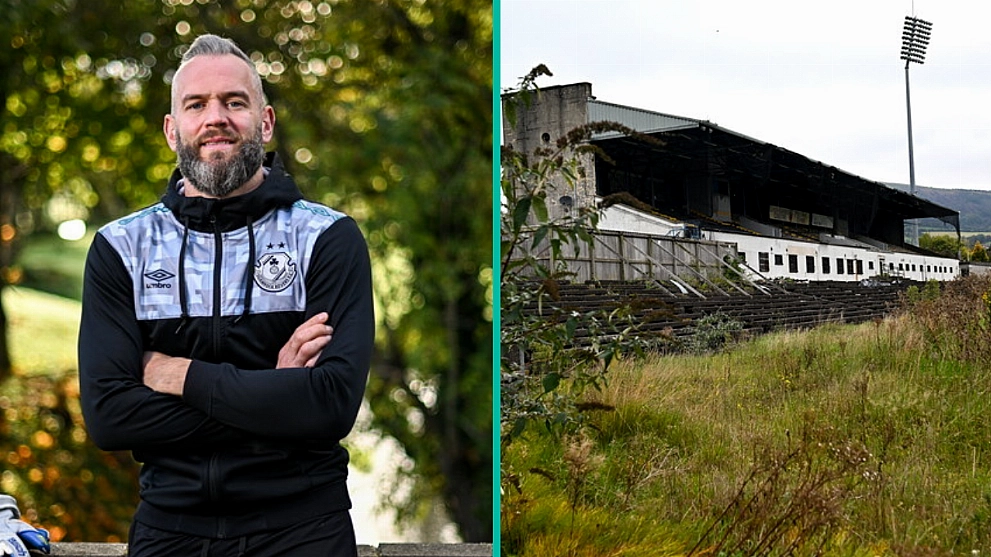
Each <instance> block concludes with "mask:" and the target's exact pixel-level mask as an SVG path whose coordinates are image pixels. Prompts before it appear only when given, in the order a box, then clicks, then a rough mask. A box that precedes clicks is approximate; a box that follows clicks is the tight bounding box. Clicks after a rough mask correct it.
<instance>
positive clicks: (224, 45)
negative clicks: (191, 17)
mask: <svg viewBox="0 0 991 557" xmlns="http://www.w3.org/2000/svg"><path fill="white" fill-rule="evenodd" d="M228 54H229V55H232V56H237V57H238V58H240V59H241V60H244V63H245V64H247V65H248V67H249V68H251V86H252V87H253V88H254V89H255V92H256V93H258V96H259V98H261V100H262V103H264V104H267V103H268V101H267V100H266V98H265V90H264V89H263V88H262V78H261V76H260V75H258V69H257V68H255V63H254V62H252V61H251V58H249V57H248V55H247V54H245V53H244V51H243V50H241V48H240V47H239V46H237V43H235V42H234V41H232V40H230V39H228V38H226V37H220V36H217V35H200V36H199V37H196V40H194V41H193V44H191V45H189V48H188V49H186V52H185V53H184V54H183V55H182V61H181V62H180V63H179V69H178V70H176V73H175V76H174V77H173V78H172V112H173V114H174V113H175V110H176V87H175V84H176V78H178V76H179V71H180V70H182V67H183V66H184V65H186V63H187V62H189V61H190V60H192V59H193V58H196V57H197V56H225V55H228Z"/></svg>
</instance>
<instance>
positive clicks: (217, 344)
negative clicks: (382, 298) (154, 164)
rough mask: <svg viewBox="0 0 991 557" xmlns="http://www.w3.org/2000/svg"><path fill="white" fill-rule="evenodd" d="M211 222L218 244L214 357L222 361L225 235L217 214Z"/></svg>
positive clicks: (214, 311)
mask: <svg viewBox="0 0 991 557" xmlns="http://www.w3.org/2000/svg"><path fill="white" fill-rule="evenodd" d="M210 223H211V224H213V242H214V245H215V246H216V248H217V249H216V250H215V252H214V257H213V358H214V361H218V362H219V361H220V333H221V327H220V325H221V315H222V313H223V312H222V311H221V309H222V308H221V303H222V300H223V296H222V295H221V285H222V281H221V274H222V273H223V260H224V235H223V234H222V233H221V232H220V226H219V225H218V224H217V217H216V215H210Z"/></svg>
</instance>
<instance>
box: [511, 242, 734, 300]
mask: <svg viewBox="0 0 991 557" xmlns="http://www.w3.org/2000/svg"><path fill="white" fill-rule="evenodd" d="M592 238H593V241H592V243H591V245H587V244H584V243H577V244H572V245H570V246H566V247H565V248H564V250H563V252H564V253H563V254H562V260H561V261H552V260H551V259H552V252H551V246H550V240H547V239H545V240H543V241H541V242H540V243H539V244H538V245H537V246H536V247H535V248H534V249H533V251H532V255H533V256H534V257H535V258H536V259H537V260H538V261H539V262H540V263H542V264H544V265H548V266H554V265H562V266H563V267H564V268H565V269H566V270H567V271H569V272H571V273H573V274H574V278H573V280H574V281H576V282H585V281H635V280H656V281H672V282H674V283H676V284H678V285H681V286H682V287H683V288H687V289H689V290H691V286H690V283H698V282H709V281H710V280H711V279H713V278H715V277H718V276H722V275H724V274H725V272H726V270H727V268H731V267H732V265H733V262H735V261H736V260H737V257H738V256H737V251H736V245H735V244H732V243H729V242H714V241H710V240H696V239H690V238H677V237H669V236H652V235H648V234H639V233H631V232H618V231H602V230H600V231H596V232H594V233H593V234H592ZM525 244H526V243H525Z"/></svg>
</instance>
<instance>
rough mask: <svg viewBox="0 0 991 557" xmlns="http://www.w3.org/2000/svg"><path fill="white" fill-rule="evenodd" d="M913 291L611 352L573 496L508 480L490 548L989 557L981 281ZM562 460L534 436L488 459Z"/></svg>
mask: <svg viewBox="0 0 991 557" xmlns="http://www.w3.org/2000/svg"><path fill="white" fill-rule="evenodd" d="M927 292H928V294H927V295H926V296H920V297H919V298H918V299H915V300H913V301H906V306H905V309H904V311H902V312H901V313H900V314H899V315H897V316H895V317H891V318H888V319H883V320H875V321H873V322H868V323H863V324H859V325H833V324H830V325H824V326H822V327H819V328H817V329H814V330H811V331H806V332H781V333H776V334H772V335H766V336H763V337H760V338H757V339H753V340H749V341H744V342H742V343H740V344H738V345H735V346H734V347H733V348H732V349H731V350H724V351H720V352H717V353H714V354H710V355H706V356H696V355H655V356H652V357H649V358H648V359H646V360H640V361H633V360H625V361H620V362H617V363H616V364H615V366H614V368H613V369H612V372H611V375H610V381H609V383H608V385H605V386H604V387H603V389H602V390H601V391H596V392H588V393H587V395H586V397H587V398H586V399H585V402H593V403H594V404H593V406H597V407H601V408H612V410H605V411H601V412H594V413H590V414H589V415H588V416H586V420H585V422H584V435H586V438H587V439H590V440H592V445H591V448H590V449H589V451H590V452H589V456H588V457H589V458H592V457H593V456H596V455H597V456H598V458H600V459H601V460H597V461H596V462H597V465H596V466H595V467H594V469H593V468H589V469H588V470H587V472H586V475H585V476H584V478H583V480H582V484H581V486H580V489H581V493H582V494H583V495H582V497H581V498H579V499H571V500H569V499H568V498H567V493H569V491H568V489H567V486H568V485H569V484H568V481H569V480H568V478H567V472H564V473H561V474H559V475H558V476H556V477H554V478H553V479H550V478H548V477H542V476H539V475H536V474H533V473H530V472H524V473H521V474H520V477H521V480H520V482H519V490H518V491H517V492H516V495H513V496H512V497H505V496H504V507H503V513H504V514H503V517H504V520H505V519H506V518H507V516H509V517H510V520H509V521H508V522H504V530H503V535H504V536H506V534H507V532H508V533H509V535H510V537H511V539H513V540H515V545H514V546H513V548H512V551H509V552H505V551H504V555H520V556H525V555H541V556H544V555H548V556H554V555H571V554H576V555H581V554H589V555H591V554H595V555H618V554H622V553H621V551H623V550H622V549H621V548H623V547H625V545H624V543H625V542H624V541H623V539H624V536H625V537H626V538H625V539H627V541H628V540H629V539H632V538H629V536H633V535H636V536H640V537H642V538H650V537H651V536H654V538H662V539H664V540H667V545H665V547H666V548H667V549H666V551H667V552H666V553H642V554H663V555H686V554H694V555H713V556H715V555H726V556H730V555H758V554H759V555H813V554H816V555H819V554H821V555H842V556H848V555H899V556H901V555H912V556H916V555H917V556H930V555H931V556H937V555H971V554H972V552H973V551H977V552H980V553H982V554H984V553H987V552H989V551H991V487H989V486H991V420H988V419H987V416H986V414H987V412H986V408H987V396H988V393H991V375H989V374H987V372H986V371H987V369H988V367H989V364H991V343H988V342H987V338H988V336H987V335H988V332H989V329H988V327H989V321H991V279H988V278H980V277H969V278H967V279H961V280H960V281H955V282H953V283H949V284H947V285H945V286H944V287H943V288H942V290H941V292H940V294H939V295H938V296H935V295H934V294H933V289H932V288H930V289H929V290H928V291H927ZM934 296H935V297H934ZM951 338H952V341H950V342H947V339H951ZM537 447H541V448H540V449H537ZM535 449H537V450H535ZM563 454H564V447H563V446H562V444H561V443H560V438H558V439H557V440H556V441H555V440H554V438H553V437H549V436H545V435H535V436H531V437H528V438H527V439H526V440H525V441H523V442H520V443H517V444H515V445H513V446H512V447H510V448H509V450H508V451H507V452H506V453H505V454H504V458H505V459H506V460H507V461H508V462H510V463H511V464H512V467H513V469H514V470H532V469H535V468H536V469H545V470H558V469H560V468H561V465H560V463H561V462H562V458H563ZM573 485H574V484H573ZM571 493H574V491H572V492H571ZM524 500H525V501H526V504H525V505H523V504H520V501H524ZM570 501H574V502H575V503H574V504H571V503H570ZM546 505H551V508H553V509H556V510H553V511H549V510H548V508H547V506H546ZM507 511H508V512H509V514H508V515H507ZM572 511H573V513H572ZM514 512H515V514H513V513H514ZM569 514H573V517H571V520H572V521H573V522H571V523H570V524H569V523H567V522H561V521H563V520H565V519H567V518H568V515H569ZM551 517H554V520H551ZM592 517H595V518H592ZM631 524H636V527H635V528H634V527H632V526H630V525H631ZM538 526H539V527H538ZM507 527H508V530H507V529H505V528H507ZM586 529H587V530H588V531H585V530H586ZM631 529H632V530H631ZM607 531H608V533H607ZM590 532H596V536H595V537H594V538H593V537H590ZM614 534H615V535H614ZM504 539H506V538H505V537H504ZM638 539H640V538H638ZM555 540H556V541H555ZM579 540H583V541H581V542H579ZM597 540H601V541H597ZM610 540H611V541H610ZM565 541H567V543H565ZM556 543H559V544H562V545H555V544H556ZM582 544H587V545H582ZM578 546H582V547H587V549H582V550H581V551H582V552H577V550H576V549H574V548H576V547H578ZM555 548H557V549H555ZM693 548H694V549H693ZM505 549H506V547H504V550H505Z"/></svg>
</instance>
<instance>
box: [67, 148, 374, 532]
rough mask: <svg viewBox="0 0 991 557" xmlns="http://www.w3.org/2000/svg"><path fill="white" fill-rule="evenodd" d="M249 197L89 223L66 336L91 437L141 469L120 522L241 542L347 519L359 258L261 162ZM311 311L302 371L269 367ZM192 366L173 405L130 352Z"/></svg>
mask: <svg viewBox="0 0 991 557" xmlns="http://www.w3.org/2000/svg"><path fill="white" fill-rule="evenodd" d="M266 171H267V176H266V178H265V181H264V183H263V184H262V185H261V186H260V187H259V188H257V189H255V190H254V191H252V192H250V193H247V194H245V195H241V196H236V197H232V198H229V199H219V200H218V199H208V198H203V197H185V196H183V195H182V191H181V188H182V180H181V176H180V175H179V173H178V171H176V172H175V173H174V174H173V176H172V178H171V180H170V181H169V186H168V190H167V192H166V193H165V195H164V196H163V197H162V200H161V202H159V203H157V204H155V205H152V206H151V207H148V208H146V209H144V210H142V211H139V212H136V213H134V214H132V215H129V216H127V217H124V218H121V219H119V220H117V221H114V222H112V223H110V224H108V225H106V226H104V227H102V228H101V229H100V230H99V232H98V234H97V235H96V238H95V239H94V241H93V244H92V246H91V247H90V251H89V255H88V257H87V260H86V271H85V279H84V288H83V309H82V320H81V324H80V334H79V376H80V392H81V401H82V409H83V415H84V418H85V420H86V425H87V430H88V433H89V435H90V437H91V438H92V439H93V440H94V441H95V443H96V444H97V445H98V446H100V447H101V448H103V449H105V450H130V451H132V453H133V455H134V457H135V459H136V460H138V461H140V462H142V463H143V466H142V468H141V474H140V494H141V503H140V504H139V506H138V510H137V511H136V514H135V520H138V521H141V522H143V523H145V524H148V525H150V526H153V527H156V528H160V529H164V530H169V531H174V532H182V533H187V534H193V535H199V536H208V537H215V538H228V537H237V536H243V535H247V534H251V533H255V532H259V531H264V530H267V529H272V528H281V527H286V526H289V525H291V524H293V523H295V522H298V521H301V520H305V519H307V518H312V517H314V516H319V515H321V514H327V513H330V512H334V511H338V510H343V509H348V508H350V506H351V502H350V499H349V497H348V492H347V486H346V484H345V481H346V477H347V463H348V455H347V451H346V450H345V449H344V448H342V447H341V445H340V443H339V442H340V440H341V439H342V438H344V437H345V436H346V435H347V434H348V432H349V431H350V430H351V427H352V425H353V424H354V420H355V417H356V415H357V412H358V408H359V405H360V403H361V400H362V396H363V394H364V388H365V381H366V379H367V375H368V367H369V361H370V358H371V350H372V343H373V336H374V317H373V313H372V310H373V307H372V293H371V273H370V265H369V259H368V250H367V247H366V245H365V241H364V239H363V237H362V235H361V232H360V231H359V230H358V227H357V225H356V224H355V222H354V221H353V220H352V219H351V218H349V217H347V216H345V215H343V214H341V213H339V212H336V211H334V210H331V209H329V208H327V207H325V206H323V205H319V204H316V203H311V202H308V201H305V200H303V198H302V194H301V193H300V191H299V189H298V188H297V187H296V185H295V183H294V182H293V180H292V179H291V177H290V176H289V175H287V174H286V173H285V171H284V170H283V167H282V164H281V162H280V161H279V160H278V158H277V157H276V156H275V155H274V154H271V153H270V154H269V155H267V157H266ZM321 311H326V312H328V314H329V315H330V318H329V320H328V323H329V324H330V325H332V326H333V327H334V333H333V337H332V340H331V342H330V344H329V345H328V346H327V347H326V348H324V349H323V351H322V353H321V355H320V358H319V360H318V361H317V363H316V365H315V366H314V367H313V368H311V369H307V368H293V369H274V368H275V366H276V362H277V358H278V352H279V349H280V348H281V347H282V346H283V344H285V342H286V341H287V340H288V339H289V336H290V335H291V334H292V333H293V331H294V330H295V329H296V327H297V326H299V325H300V324H301V323H303V322H304V321H305V320H306V319H308V318H310V317H311V316H313V315H315V314H317V313H319V312H321ZM145 351H157V352H162V353H164V354H167V355H170V356H183V357H187V358H191V359H192V360H193V361H192V364H191V365H190V366H189V372H188V375H187V378H186V382H185V384H184V390H183V395H182V397H181V398H180V397H177V396H172V395H166V394H160V393H156V392H154V391H152V390H151V389H149V388H147V387H145V386H144V385H143V384H142V356H143V354H144V352H145Z"/></svg>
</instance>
